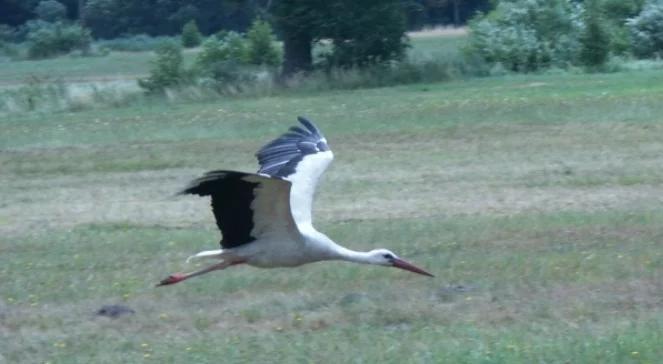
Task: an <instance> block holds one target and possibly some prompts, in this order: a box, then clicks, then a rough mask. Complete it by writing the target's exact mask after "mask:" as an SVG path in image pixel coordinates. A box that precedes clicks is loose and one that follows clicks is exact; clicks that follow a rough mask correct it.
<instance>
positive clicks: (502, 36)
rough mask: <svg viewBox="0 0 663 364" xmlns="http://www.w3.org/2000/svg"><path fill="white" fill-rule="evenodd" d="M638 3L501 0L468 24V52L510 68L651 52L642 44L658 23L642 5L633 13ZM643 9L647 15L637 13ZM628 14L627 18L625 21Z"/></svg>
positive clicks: (593, 63)
mask: <svg viewBox="0 0 663 364" xmlns="http://www.w3.org/2000/svg"><path fill="white" fill-rule="evenodd" d="M643 3H644V0H623V1H621V0H585V1H576V0H550V1H544V0H502V1H500V2H499V3H498V4H497V6H496V8H495V9H494V10H493V11H491V12H489V13H487V14H485V15H484V14H482V15H480V16H479V17H477V18H476V19H474V20H473V21H472V22H471V23H470V29H471V35H470V46H469V47H468V51H469V53H470V54H473V55H475V56H478V57H480V58H481V59H483V60H484V61H486V62H487V63H488V64H491V65H499V66H501V67H504V68H506V69H508V70H511V71H516V72H530V71H536V70H540V69H544V68H547V67H562V68H564V67H568V66H571V65H578V66H587V67H590V68H596V67H598V66H601V65H603V64H605V63H606V62H607V61H608V59H609V58H610V55H611V54H613V55H628V54H629V53H631V52H634V53H636V54H640V55H643V56H651V55H652V54H654V53H653V52H652V51H645V49H651V48H652V47H653V48H656V47H655V46H650V45H652V44H654V43H655V41H654V40H653V39H655V38H656V35H655V34H656V31H655V30H653V29H654V28H655V27H656V26H660V27H663V25H660V24H663V22H662V21H661V20H659V19H657V18H656V15H652V14H655V13H656V11H653V12H646V11H644V10H643V11H642V13H641V15H638V16H636V15H637V14H639V13H640V11H641V9H642V6H643ZM650 3H651V4H654V3H658V4H660V3H661V2H660V0H659V1H650ZM655 7H656V6H652V7H651V9H654V8H655ZM645 13H647V14H648V15H642V14H645ZM634 16H635V17H634ZM632 17H634V18H632ZM629 18H632V19H631V20H629V21H628V22H627V19H629ZM636 19H638V20H636ZM645 19H646V20H645ZM640 21H642V23H640ZM644 23H646V24H647V25H644ZM627 24H628V25H627ZM636 24H642V25H641V26H640V25H636ZM629 32H630V36H629ZM632 40H633V41H632Z"/></svg>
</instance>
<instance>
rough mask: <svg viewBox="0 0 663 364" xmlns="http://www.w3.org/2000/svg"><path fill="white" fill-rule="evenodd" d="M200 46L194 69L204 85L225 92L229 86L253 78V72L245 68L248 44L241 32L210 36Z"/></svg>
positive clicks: (250, 80)
mask: <svg viewBox="0 0 663 364" xmlns="http://www.w3.org/2000/svg"><path fill="white" fill-rule="evenodd" d="M201 48H202V49H201V50H200V53H198V55H197V57H196V61H195V65H194V69H195V72H196V74H197V75H198V76H200V77H202V81H203V84H204V85H205V86H206V87H208V88H211V89H214V90H215V91H217V92H224V91H225V90H226V89H227V88H228V87H229V86H233V87H236V86H238V85H240V84H242V83H252V82H253V81H254V79H255V74H256V72H255V70H253V69H251V68H250V67H247V65H248V64H249V62H248V61H249V59H248V46H247V41H246V40H245V39H244V37H243V36H242V35H241V34H239V33H236V32H227V33H222V34H220V35H219V36H217V37H210V38H208V39H207V40H206V41H205V42H203V45H202V47H201Z"/></svg>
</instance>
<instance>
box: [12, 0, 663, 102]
mask: <svg viewBox="0 0 663 364" xmlns="http://www.w3.org/2000/svg"><path fill="white" fill-rule="evenodd" d="M0 9H1V10H2V11H0V61H1V62H13V61H21V60H25V59H45V58H53V57H60V56H63V55H69V56H73V57H106V56H108V55H109V54H111V53H113V52H154V55H153V56H152V57H153V60H152V63H151V68H150V70H149V75H147V74H146V75H144V77H140V79H139V80H138V85H140V87H141V89H142V90H143V91H145V92H146V93H147V94H163V93H165V92H167V91H171V92H172V91H173V90H178V89H182V88H189V91H190V90H191V88H192V87H193V88H195V89H196V90H198V91H196V92H199V93H200V92H202V93H206V92H212V93H214V94H219V93H220V94H240V93H249V94H255V93H265V92H273V91H274V90H277V89H278V88H279V87H281V88H282V87H286V88H290V89H292V88H298V89H307V88H308V89H310V88H324V89H327V88H356V87H375V86H386V85H393V84H402V83H412V82H436V81H443V80H448V79H453V78H459V77H476V76H486V75H496V74H497V75H498V74H507V73H518V72H545V71H563V72H568V71H572V72H576V71H578V72H585V71H591V72H596V71H616V70H619V69H621V68H623V67H626V66H625V65H628V64H632V61H633V60H638V59H648V60H656V59H659V58H660V57H661V55H663V0H584V1H581V0H502V1H496V0H492V1H491V0H472V1H470V0H382V1H369V0H333V1H306V0H264V1H263V0H256V1H231V0H216V1H212V0H189V1H174V0H153V1H137V0H60V1H57V0H28V1H12V0H2V1H0ZM436 26H454V27H462V29H463V32H460V33H458V34H459V35H458V36H456V37H455V38H453V39H452V40H451V42H452V43H453V47H451V46H450V47H447V46H445V45H443V44H442V43H439V42H438V43H435V42H431V41H428V42H427V41H422V40H417V39H416V36H408V34H410V35H411V33H408V32H409V31H413V30H420V29H424V28H433V27H436ZM445 44H449V42H447V43H445ZM187 48H190V49H191V50H186V49H187ZM187 52H188V53H187ZM629 62H631V63H629ZM201 90H202V91H201ZM189 94H190V92H189Z"/></svg>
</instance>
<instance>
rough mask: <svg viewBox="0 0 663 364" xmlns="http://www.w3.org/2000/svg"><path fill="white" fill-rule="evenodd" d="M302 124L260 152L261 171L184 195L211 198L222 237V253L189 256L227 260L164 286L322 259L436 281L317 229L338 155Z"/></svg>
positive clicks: (218, 179)
mask: <svg viewBox="0 0 663 364" xmlns="http://www.w3.org/2000/svg"><path fill="white" fill-rule="evenodd" d="M298 120H299V122H300V123H301V124H302V125H303V126H304V128H302V127H299V126H294V127H291V128H290V130H289V131H288V132H286V133H285V134H283V135H281V136H280V137H278V138H277V139H275V140H273V141H271V142H270V143H268V144H267V145H265V146H264V147H262V148H261V149H260V150H259V151H258V153H257V154H256V156H257V157H258V162H259V164H260V170H259V171H258V173H257V174H254V173H244V172H235V171H223V170H220V171H212V172H208V173H206V174H205V175H204V176H202V177H200V178H198V179H196V180H194V181H192V182H191V184H189V186H188V187H186V188H185V189H184V190H183V191H181V192H180V194H194V195H199V196H211V197H212V211H213V212H214V217H215V218H216V224H217V226H218V227H219V229H220V230H221V234H222V236H223V238H222V240H221V249H219V250H209V251H203V252H200V253H198V254H195V255H193V256H191V257H189V259H191V258H200V257H206V258H215V259H219V260H220V262H218V263H216V264H213V265H211V266H209V267H207V268H204V269H201V270H198V271H195V272H191V273H186V274H183V273H176V274H172V275H170V276H169V277H168V278H166V279H164V280H162V281H161V282H160V283H159V284H158V285H159V286H162V285H168V284H174V283H178V282H181V281H183V280H185V279H188V278H191V277H195V276H198V275H201V274H204V273H209V272H212V271H215V270H220V269H225V268H227V267H229V266H232V265H236V264H248V265H251V266H255V267H261V268H273V267H296V266H299V265H302V264H306V263H312V262H317V261H322V260H345V261H350V262H355V263H364V264H375V265H383V266H387V267H396V268H400V269H405V270H408V271H410V272H414V273H419V274H423V275H427V276H431V277H432V276H433V275H432V274H430V273H428V272H426V271H425V270H423V269H421V268H417V267H416V266H414V265H412V264H410V263H408V262H406V261H404V260H403V259H401V258H399V257H398V256H397V255H396V254H394V253H392V252H390V251H389V250H386V249H375V250H371V251H369V252H359V251H354V250H350V249H347V248H344V247H342V246H340V245H338V244H336V243H334V242H333V241H332V240H331V239H330V238H328V237H327V236H326V235H325V234H323V233H321V232H319V231H317V230H316V229H315V228H314V227H313V224H312V220H311V204H312V202H313V194H314V193H315V187H316V184H317V182H318V179H319V178H320V175H322V173H323V172H324V171H325V169H327V166H328V165H329V163H331V161H332V159H333V158H334V155H333V154H332V151H331V150H330V149H329V146H328V145H327V140H326V139H325V137H324V136H323V135H322V133H321V132H320V130H319V129H318V128H317V127H316V126H315V125H314V124H313V123H312V122H310V121H308V120H306V119H305V118H303V117H299V118H298ZM189 259H187V261H188V260H189Z"/></svg>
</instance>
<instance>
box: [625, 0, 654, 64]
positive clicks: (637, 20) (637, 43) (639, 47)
mask: <svg viewBox="0 0 663 364" xmlns="http://www.w3.org/2000/svg"><path fill="white" fill-rule="evenodd" d="M627 24H628V27H629V30H630V33H631V39H632V42H633V52H634V53H635V54H636V55H637V56H640V57H663V1H661V0H650V1H648V2H647V4H646V5H645V7H644V8H643V10H642V12H641V13H640V14H639V15H638V16H636V17H634V18H631V19H629V20H628V22H627Z"/></svg>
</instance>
